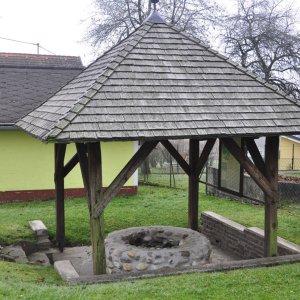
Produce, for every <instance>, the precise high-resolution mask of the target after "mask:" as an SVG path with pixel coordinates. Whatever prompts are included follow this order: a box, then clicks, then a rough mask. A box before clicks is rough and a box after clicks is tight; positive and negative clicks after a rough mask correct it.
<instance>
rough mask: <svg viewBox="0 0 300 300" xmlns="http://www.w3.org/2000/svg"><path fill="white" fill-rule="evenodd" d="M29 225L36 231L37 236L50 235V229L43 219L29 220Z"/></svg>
mask: <svg viewBox="0 0 300 300" xmlns="http://www.w3.org/2000/svg"><path fill="white" fill-rule="evenodd" d="M29 227H30V229H31V230H32V231H33V232H34V233H35V235H36V238H38V239H39V238H48V237H49V233H48V229H47V227H46V226H45V224H44V223H43V222H42V221H41V220H33V221H29Z"/></svg>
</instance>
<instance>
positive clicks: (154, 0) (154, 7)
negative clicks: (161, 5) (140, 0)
mask: <svg viewBox="0 0 300 300" xmlns="http://www.w3.org/2000/svg"><path fill="white" fill-rule="evenodd" d="M151 2H152V3H153V4H154V5H153V9H154V11H156V3H158V2H159V0H151Z"/></svg>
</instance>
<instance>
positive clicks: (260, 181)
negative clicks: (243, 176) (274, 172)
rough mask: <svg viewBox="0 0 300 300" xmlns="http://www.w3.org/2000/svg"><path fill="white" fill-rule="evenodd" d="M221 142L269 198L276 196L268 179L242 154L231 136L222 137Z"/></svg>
mask: <svg viewBox="0 0 300 300" xmlns="http://www.w3.org/2000/svg"><path fill="white" fill-rule="evenodd" d="M222 142H223V143H224V145H225V147H226V148H227V149H228V150H229V152H230V153H231V154H232V155H233V156H234V158H235V159H236V160H237V161H238V162H239V163H240V164H241V165H242V167H243V168H244V169H245V170H246V171H247V172H248V173H249V175H250V176H251V177H252V178H253V180H254V181H255V182H256V184H257V185H258V186H259V187H260V188H261V189H262V190H263V192H264V193H265V194H267V195H268V196H270V197H271V198H273V197H275V198H276V197H277V193H276V192H274V191H273V189H272V188H271V185H270V182H269V181H268V179H267V178H266V177H265V176H264V175H263V174H262V173H261V171H260V170H259V169H258V167H257V166H255V165H254V164H253V163H252V161H251V160H250V159H249V158H248V157H247V156H246V155H244V153H243V151H242V149H241V148H240V147H239V146H238V145H237V143H236V142H235V141H234V140H233V139H232V138H223V139H222Z"/></svg>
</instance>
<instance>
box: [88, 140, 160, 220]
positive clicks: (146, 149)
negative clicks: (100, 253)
mask: <svg viewBox="0 0 300 300" xmlns="http://www.w3.org/2000/svg"><path fill="white" fill-rule="evenodd" d="M157 144H158V142H157V141H151V142H145V143H144V144H143V145H142V146H141V147H140V149H139V150H138V151H137V152H136V153H135V154H134V156H133V157H132V158H131V159H130V161H129V162H128V163H127V164H126V166H125V167H124V168H123V169H122V171H121V172H120V173H119V174H118V176H117V177H116V178H115V179H114V181H113V182H112V183H111V184H110V186H109V187H108V188H107V190H106V191H105V193H104V197H103V201H102V202H101V203H98V204H97V205H96V206H95V209H94V212H93V217H94V218H97V217H98V216H99V215H100V214H101V213H102V212H103V210H104V208H105V207H106V206H107V205H108V203H109V202H110V201H111V199H112V198H113V197H114V196H115V195H116V194H117V193H118V192H119V190H120V189H121V187H122V186H123V185H124V184H125V183H126V181H127V180H128V179H129V178H130V177H131V176H132V175H133V173H134V172H135V171H136V169H137V168H138V167H139V166H140V165H141V163H142V162H143V161H144V160H145V159H146V158H147V157H148V155H149V154H150V153H151V151H152V150H153V149H154V148H155V147H156V145H157Z"/></svg>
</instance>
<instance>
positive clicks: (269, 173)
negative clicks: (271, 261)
mask: <svg viewBox="0 0 300 300" xmlns="http://www.w3.org/2000/svg"><path fill="white" fill-rule="evenodd" d="M278 151H279V137H278V136H276V137H267V138H266V145H265V169H266V178H267V179H268V180H269V182H270V186H271V188H272V190H273V192H274V195H275V196H273V197H270V196H268V195H267V194H265V243H264V244H265V245H264V246H265V247H264V248H265V253H264V254H265V256H266V257H268V256H276V255H277V228H278V221H277V206H278Z"/></svg>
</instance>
